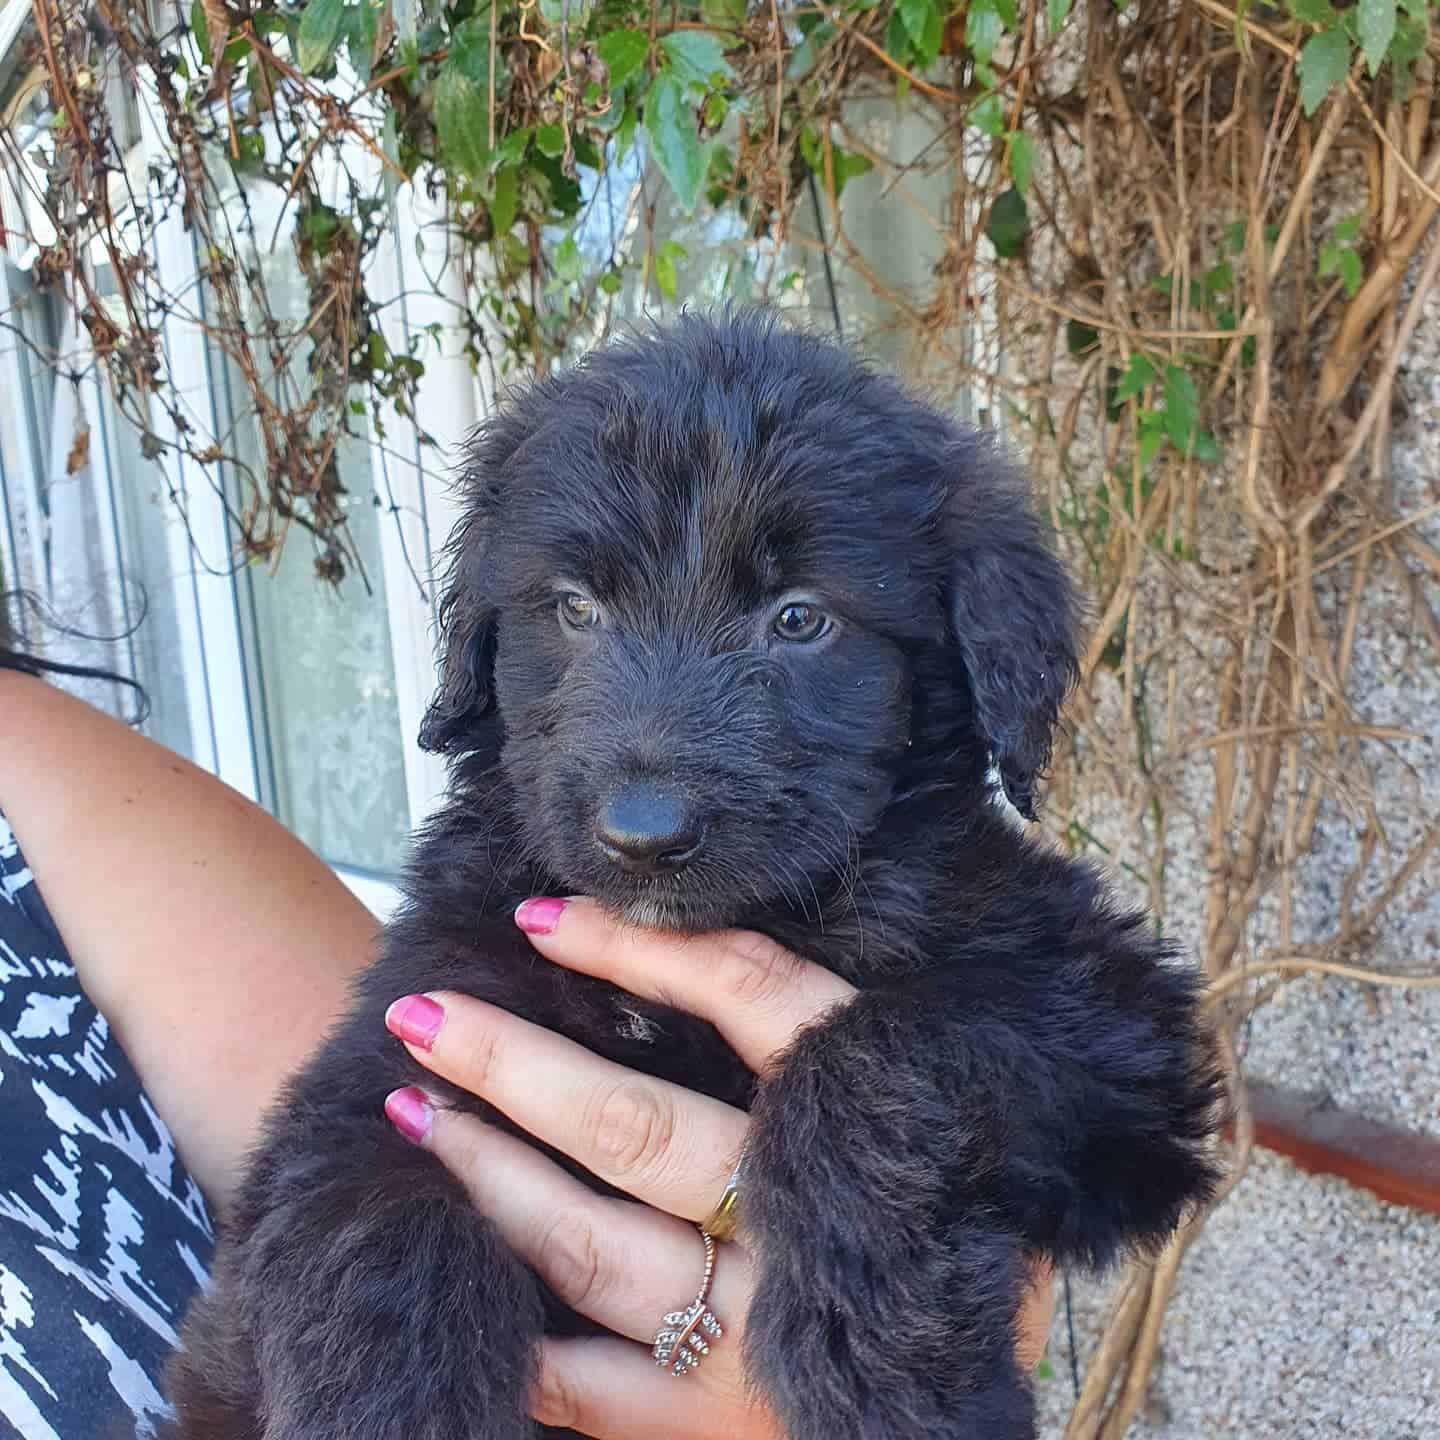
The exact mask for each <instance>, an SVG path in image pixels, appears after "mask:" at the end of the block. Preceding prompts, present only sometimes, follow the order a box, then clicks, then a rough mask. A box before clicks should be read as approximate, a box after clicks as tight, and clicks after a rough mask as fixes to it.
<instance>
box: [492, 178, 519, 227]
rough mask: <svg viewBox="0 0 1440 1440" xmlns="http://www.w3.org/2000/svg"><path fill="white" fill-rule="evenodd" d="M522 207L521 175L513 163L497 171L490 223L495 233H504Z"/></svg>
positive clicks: (512, 223)
mask: <svg viewBox="0 0 1440 1440" xmlns="http://www.w3.org/2000/svg"><path fill="white" fill-rule="evenodd" d="M519 209H520V175H519V172H518V171H517V170H516V169H515V167H514V166H513V165H505V166H502V167H501V168H500V169H499V170H497V171H496V172H495V193H494V194H493V195H491V197H490V223H491V225H492V226H493V227H494V231H495V234H497V235H504V234H506V233H508V232H509V230H510V227H511V226H512V225H514V223H515V216H516V215H517V214H518V213H519Z"/></svg>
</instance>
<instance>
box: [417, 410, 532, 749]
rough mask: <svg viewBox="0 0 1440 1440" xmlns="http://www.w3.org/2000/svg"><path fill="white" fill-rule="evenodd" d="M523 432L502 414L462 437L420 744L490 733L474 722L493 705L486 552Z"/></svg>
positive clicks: (478, 739)
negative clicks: (436, 649)
mask: <svg viewBox="0 0 1440 1440" xmlns="http://www.w3.org/2000/svg"><path fill="white" fill-rule="evenodd" d="M523 434H524V431H523V430H522V429H521V428H520V426H519V424H518V417H516V416H515V415H514V414H513V413H512V412H507V411H502V412H500V413H499V414H497V415H495V416H493V417H492V418H491V420H490V421H489V422H487V423H486V424H483V425H481V426H480V427H479V428H478V429H477V430H476V431H475V432H474V433H473V434H472V435H471V436H470V437H469V439H468V441H467V443H466V446H465V452H464V459H463V461H462V468H461V471H460V475H459V480H458V489H459V491H460V494H461V497H462V503H463V504H464V507H465V510H464V515H463V517H462V518H461V520H460V522H459V524H457V525H456V527H455V530H454V533H453V534H452V535H451V537H450V542H449V545H448V546H447V547H446V548H447V550H448V553H449V561H450V568H449V574H448V575H447V577H446V580H445V588H444V591H443V593H442V594H441V597H440V605H439V610H438V620H439V629H440V641H439V643H440V688H439V689H438V690H437V691H436V693H435V698H434V699H433V700H431V702H430V706H429V708H428V709H427V710H426V712H425V718H424V719H423V720H422V721H421V722H420V748H421V749H422V750H430V751H432V752H434V753H436V754H448V753H451V752H453V751H466V750H473V749H476V748H478V747H479V746H482V745H484V744H486V743H487V742H488V740H489V739H490V738H491V737H490V736H488V735H485V734H482V733H481V732H480V727H478V726H477V722H478V721H480V720H481V719H482V718H483V717H484V716H485V715H486V714H488V713H489V711H490V710H491V709H493V707H494V703H495V702H494V694H493V688H494V672H495V633H496V626H497V622H498V618H499V617H498V612H497V610H496V608H495V603H494V601H493V599H492V598H491V592H490V586H489V584H488V579H487V577H488V571H489V563H488V561H489V551H490V546H491V537H492V535H493V532H494V528H495V525H496V520H497V515H498V512H499V508H500V502H501V496H502V493H503V487H502V486H501V484H500V483H499V480H498V476H499V474H500V472H501V470H502V469H503V467H504V465H505V462H506V460H508V459H509V458H510V457H511V456H512V455H513V454H514V453H515V449H516V446H517V444H518V443H519V438H520V437H521V436H523Z"/></svg>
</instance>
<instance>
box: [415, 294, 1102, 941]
mask: <svg viewBox="0 0 1440 1440" xmlns="http://www.w3.org/2000/svg"><path fill="white" fill-rule="evenodd" d="M465 501H466V506H467V511H466V516H465V518H464V520H463V521H462V524H461V527H460V529H459V530H458V531H457V535H456V540H455V546H454V570H453V574H452V578H451V583H450V587H449V591H448V593H447V595H446V598H445V601H444V605H443V609H442V620H443V631H444V646H445V655H444V678H443V681H442V685H441V689H440V692H439V694H438V696H437V697H436V699H435V701H434V704H433V705H432V707H431V710H430V712H429V714H428V716H427V718H426V723H425V728H424V731H423V732H422V736H421V742H422V744H424V745H426V746H427V747H428V748H430V749H434V750H442V751H447V752H450V753H451V754H453V755H456V756H457V757H459V759H460V762H461V764H462V767H463V766H464V765H471V766H475V767H476V768H484V767H485V766H488V765H489V764H491V763H493V761H494V759H495V756H496V754H497V753H498V754H499V757H500V763H501V764H502V765H503V766H504V767H505V770H506V773H507V775H508V778H509V780H510V781H511V784H512V788H513V791H514V793H515V796H516V801H517V805H518V818H519V821H520V824H521V826H522V828H523V831H524V836H525V840H526V843H527V844H528V846H529V847H530V849H531V852H532V854H533V855H534V856H535V858H537V859H539V860H540V861H541V862H542V863H543V864H544V865H545V867H546V868H547V869H549V870H550V871H552V872H553V873H554V875H555V876H556V877H557V879H559V880H561V881H562V882H563V883H564V884H565V885H566V886H567V887H569V888H571V889H573V890H575V891H577V892H578V891H583V892H585V893H588V894H592V895H595V896H596V897H597V898H599V899H600V900H602V901H604V902H606V903H609V904H611V905H612V906H614V907H615V908H616V909H617V910H620V911H622V912H623V913H625V914H626V915H628V916H629V917H630V918H631V919H633V920H637V921H639V922H641V923H652V924H662V925H667V926H672V927H676V928H683V929H700V928H709V927H712V926H718V925H724V924H729V923H733V922H734V921H736V920H737V919H738V918H740V917H741V916H742V915H743V914H744V913H745V912H746V911H747V910H750V909H752V908H753V907H755V906H756V905H768V904H775V903H790V904H792V905H794V906H795V907H796V908H797V909H804V908H806V907H809V906H812V905H818V903H819V901H820V900H821V898H822V897H824V896H825V894H826V893H827V892H830V891H833V890H834V889H835V887H836V886H837V885H840V884H844V883H846V879H847V871H849V869H850V867H851V865H852V864H853V863H854V861H855V858H856V856H857V854H858V848H859V845H860V844H861V842H863V841H864V839H865V837H866V836H867V835H868V834H869V833H870V832H871V831H872V830H873V829H874V828H875V826H876V825H877V823H878V822H879V820H880V818H881V816H882V815H883V814H884V812H885V810H886V807H887V806H888V805H890V804H891V803H892V801H895V800H896V799H897V797H899V796H902V795H913V794H915V793H916V792H917V791H922V790H925V789H927V788H930V787H933V786H946V787H949V788H951V789H954V788H957V787H958V788H960V789H962V791H964V793H965V795H966V796H967V797H968V799H969V800H970V801H971V802H973V803H974V804H977V805H979V804H984V803H987V798H988V797H987V795H986V779H985V776H986V774H987V772H988V771H989V769H990V766H991V765H992V763H993V765H994V766H995V767H996V768H997V769H998V772H999V775H1000V777H1001V780H1002V783H1003V785H1004V788H1005V791H1006V793H1007V794H1008V795H1009V797H1010V799H1011V800H1012V801H1013V802H1014V803H1015V804H1016V806H1017V807H1018V808H1019V809H1020V810H1021V811H1022V812H1024V813H1027V814H1028V813H1030V810H1031V806H1032V800H1033V793H1034V786H1035V783H1036V779H1037V776H1038V775H1039V773H1040V771H1041V770H1042V769H1043V767H1044V765H1045V763H1046V761H1047V759H1048V756H1049V753H1050V742H1051V735H1052V731H1053V728H1054V726H1055V723H1056V719H1057V715H1058V711H1059V707H1060V704H1061V702H1062V700H1063V698H1064V695H1065V691H1066V689H1067V687H1068V685H1069V683H1070V680H1071V677H1072V675H1073V672H1074V667H1075V651H1074V636H1073V609H1072V601H1071V592H1070V589H1069V586H1068V583H1067V581H1066V578H1065V576H1064V573H1063V571H1062V570H1061V569H1060V567H1059V565H1058V563H1057V562H1056V560H1055V559H1054V557H1053V555H1052V553H1051V551H1050V549H1049V548H1048V546H1047V545H1046V543H1045V539H1044V535H1043V532H1042V530H1041V528H1040V526H1039V525H1038V524H1037V523H1036V521H1035V520H1034V519H1033V518H1032V516H1031V515H1030V514H1029V512H1028V511H1027V509H1026V507H1025V504H1024V501H1023V498H1022V492H1021V490H1020V488H1019V487H1018V486H1017V484H1016V483H1015V481H1014V479H1013V477H1012V476H1010V475H1009V474H1008V473H1007V472H1006V470H1005V469H1004V467H1003V466H1002V465H1000V464H999V463H998V462H997V460H996V459H995V457H994V456H993V455H992V454H990V453H989V452H988V451H987V449H986V448H985V446H984V445H983V443H982V442H981V441H980V440H979V439H978V438H977V437H975V436H973V435H970V434H967V433H965V432H962V431H959V430H957V429H956V428H955V427H953V426H952V425H950V424H949V423H948V422H947V421H945V420H944V419H943V418H942V417H941V416H939V415H938V414H936V413H935V412H934V411H933V410H931V409H929V408H927V407H926V406H924V405H922V404H920V403H919V402H917V401H916V400H914V399H913V398H911V397H909V396H908V395H906V394H905V393H904V392H903V391H902V390H901V389H900V388H899V387H898V386H897V385H896V384H894V383H893V382H892V381H890V380H888V379H886V378H884V377H882V376H880V375H877V374H875V373H872V372H871V371H869V370H867V369H866V368H865V367H864V366H862V365H861V364H859V363H858V362H857V361H856V360H855V359H854V358H853V357H852V356H850V355H849V354H848V353H846V352H845V351H844V350H842V349H840V348H839V347H837V346H834V345H832V344H829V343H827V342H824V341H821V340H818V339H815V338H813V337H810V336H806V335H802V334H798V333H795V332H792V331H788V330H785V329H781V328H779V327H777V326H776V325H775V324H774V322H773V321H771V320H769V319H767V318H765V317H761V316H755V315H741V316H726V317H723V318H720V319H705V318H700V317H696V316H690V317H687V318H686V319H684V320H682V321H681V322H680V323H679V324H678V325H676V326H675V327H674V328H672V329H670V330H667V331H664V332H661V333H656V334H652V335H649V336H646V337H644V338H640V339H635V340H631V341H629V342H627V343H624V344H621V345H615V346H611V347H607V348H605V349H603V350H600V351H597V352H596V353H594V354H593V355H591V356H590V357H589V358H588V359H587V360H586V362H585V363H584V364H582V365H581V366H579V367H578V368H577V369H575V370H572V371H569V372H567V373H565V374H562V375H560V376H557V377H553V378H549V379H545V380H542V381H540V382H538V383H536V384H534V385H532V386H531V387H530V388H529V389H528V390H526V391H524V392H523V393H522V394H520V395H519V396H518V397H517V398H516V399H514V400H513V401H512V402H511V403H510V404H509V405H508V406H506V407H505V408H504V409H503V410H502V411H501V413H500V414H498V415H497V416H496V417H495V419H494V420H493V421H492V422H490V423H489V424H488V425H487V426H486V427H485V428H484V429H483V431H482V432H481V433H480V435H479V436H478V437H477V439H476V440H475V442H474V443H473V445H472V447H471V451H470V455H469V464H468V471H467V478H466V495H465Z"/></svg>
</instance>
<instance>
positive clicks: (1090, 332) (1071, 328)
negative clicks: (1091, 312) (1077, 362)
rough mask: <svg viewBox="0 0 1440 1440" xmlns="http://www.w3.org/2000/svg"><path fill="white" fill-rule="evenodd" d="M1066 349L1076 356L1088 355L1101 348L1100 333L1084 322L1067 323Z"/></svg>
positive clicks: (1071, 321)
mask: <svg viewBox="0 0 1440 1440" xmlns="http://www.w3.org/2000/svg"><path fill="white" fill-rule="evenodd" d="M1065 348H1066V349H1067V350H1068V351H1069V352H1070V353H1071V354H1072V355H1074V356H1076V357H1079V356H1081V355H1088V354H1090V352H1091V351H1092V350H1098V349H1099V348H1100V332H1099V331H1098V330H1097V329H1096V328H1095V327H1094V326H1093V325H1087V324H1086V323H1085V322H1084V321H1083V320H1067V321H1066V322H1065Z"/></svg>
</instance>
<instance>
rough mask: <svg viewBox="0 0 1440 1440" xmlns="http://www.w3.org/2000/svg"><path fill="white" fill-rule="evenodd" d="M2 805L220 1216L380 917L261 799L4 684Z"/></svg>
mask: <svg viewBox="0 0 1440 1440" xmlns="http://www.w3.org/2000/svg"><path fill="white" fill-rule="evenodd" d="M0 810H3V811H4V813H5V815H6V817H7V819H8V820H9V823H10V825H11V827H12V829H13V830H14V832H15V835H16V837H17V839H18V840H19V842H20V845H21V848H22V849H23V850H24V852H25V855H26V858H27V860H28V862H29V864H30V867H31V869H32V870H33V872H34V874H35V878H36V881H37V883H38V885H39V887H40V892H41V894H42V895H43V896H44V898H45V902H46V904H47V906H48V907H49V909H50V913H51V915H52V916H53V917H54V920H55V923H56V925H57V926H58V927H59V929H60V932H61V935H62V937H63V938H64V940H65V944H66V946H67V947H68V949H69V951H70V955H71V958H72V959H73V960H74V962H75V965H76V968H77V970H78V972H79V976H80V981H81V984H82V985H83V986H84V988H85V990H86V992H87V993H88V994H89V996H90V998H91V999H92V1000H93V1001H94V1002H95V1004H96V1005H97V1006H98V1008H99V1009H100V1010H101V1012H102V1013H103V1014H104V1015H105V1017H106V1018H107V1020H108V1021H109V1023H110V1024H111V1026H112V1027H113V1028H114V1030H115V1032H116V1035H117V1037H118V1039H119V1040H120V1043H121V1045H122V1046H123V1047H124V1049H125V1051H126V1053H127V1054H128V1055H129V1056H130V1058H131V1060H132V1062H133V1063H134V1065H135V1067H136V1069H137V1071H138V1072H139V1074H140V1077H141V1080H142V1081H143V1082H144V1084H145V1087H146V1090H147V1092H148V1093H149V1096H150V1098H151V1100H152V1102H153V1103H154V1104H155V1106H156V1108H157V1109H158V1110H159V1111H160V1113H161V1115H162V1116H163V1117H164V1118H165V1120H166V1122H167V1124H168V1125H169V1126H170V1129H171V1131H172V1133H173V1134H174V1136H175V1139H176V1143H177V1144H178V1145H179V1147H180V1152H181V1155H182V1156H183V1158H184V1159H185V1161H186V1163H187V1165H188V1166H189V1167H190V1170H191V1173H192V1174H193V1175H194V1176H195V1178H196V1180H197V1181H198V1183H199V1184H200V1185H201V1186H202V1188H203V1189H204V1190H205V1193H206V1195H207V1197H208V1198H209V1200H210V1202H211V1204H212V1205H215V1206H218V1207H222V1208H223V1206H224V1204H225V1202H226V1200H227V1199H228V1197H229V1194H230V1192H231V1190H232V1188H233V1186H234V1184H235V1182H236V1180H237V1178H238V1175H239V1171H240V1167H241V1162H242V1158H243V1155H244V1152H245V1151H246V1149H247V1148H248V1147H249V1145H250V1143H251V1141H252V1140H253V1139H254V1138H255V1136H256V1133H257V1128H258V1123H259V1119H260V1115H261V1112H262V1111H263V1109H264V1107H265V1106H266V1105H267V1104H268V1103H269V1101H270V1099H271V1098H272V1097H273V1095H274V1093H275V1091H276V1089H277V1087H278V1085H279V1084H280V1082H281V1081H282V1079H283V1078H284V1077H285V1076H286V1075H287V1074H288V1073H290V1072H291V1071H292V1070H293V1069H294V1068H295V1067H296V1066H297V1065H298V1064H299V1063H300V1062H301V1061H302V1060H303V1059H304V1058H305V1057H306V1056H307V1055H308V1054H309V1052H310V1051H311V1050H312V1049H313V1048H314V1047H315V1045H316V1043H317V1042H318V1040H319V1039H320V1038H321V1036H322V1035H323V1033H324V1031H325V1028H326V1027H327V1026H328V1024H329V1023H330V1021H331V1020H332V1019H333V1018H334V1017H335V1016H336V1014H337V1013H338V1012H339V1010H340V1009H341V1008H342V1007H343V1005H344V1003H345V999H346V987H347V985H348V982H349V980H350V978H351V976H352V975H354V973H355V972H356V971H357V970H358V969H359V968H360V967H361V966H362V965H364V964H365V962H366V961H367V960H368V959H369V958H370V955H371V953H372V950H373V945H374V940H375V935H376V931H377V929H378V926H377V923H376V921H375V920H374V918H373V917H372V916H371V915H370V913H369V912H368V911H367V910H366V909H365V907H364V906H363V905H361V904H360V902H359V901H358V900H356V899H355V897H354V896H352V895H351V893H350V892H349V891H348V890H347V889H346V888H345V886H344V885H342V884H341V883H340V881H339V880H338V879H336V877H335V876H334V875H333V874H332V873H331V871H330V870H329V869H328V868H327V867H326V866H325V864H324V863H323V862H322V861H320V860H319V859H318V858H317V857H316V856H315V855H313V854H312V853H311V852H310V851H309V850H307V849H306V848H305V847H304V846H303V845H302V844H301V843H300V842H299V841H298V840H296V839H295V838H294V837H293V836H292V835H290V834H289V833H288V832H287V831H286V830H285V829H284V828H283V827H282V826H281V825H279V824H278V823H277V822H276V821H275V820H274V819H273V818H272V817H271V816H269V815H267V814H266V813H265V812H264V811H263V810H261V809H260V808H259V807H258V806H256V805H253V804H252V803H251V802H250V801H248V800H246V799H245V798H244V797H243V796H241V795H239V794H237V793H236V792H235V791H233V790H231V789H230V788H229V787H228V786H226V785H224V784H222V783H221V782H220V781H218V780H216V779H215V778H214V777H213V776H211V775H208V774H206V773H205V772H204V771H203V770H200V769H197V768H196V767H195V766H194V765H191V764H190V763H189V762H188V761H186V760H183V759H182V758H180V757H179V756H177V755H175V754H173V753H171V752H170V751H168V750H166V749H164V748H163V747H161V746H159V745H157V744H155V743H154V742H153V741H150V740H147V739H145V738H144V737H143V736H141V735H138V734H136V733H135V732H134V731H132V730H130V729H128V728H127V727H126V726H124V725H122V724H121V723H120V722H118V721H116V720H113V719H111V718H110V717H109V716H107V715H104V714H102V713H101V712H99V711H98V710H95V709H93V708H92V707H91V706H88V705H86V704H84V703H83V702H81V701H78V700H75V699H74V698H72V697H70V696H68V695H65V694H63V693H62V692H60V691H59V690H56V689H55V688H54V687H52V686H50V685H47V684H45V683H44V682H42V681H39V680H35V679H32V678H30V677H28V676H24V675H18V674H14V673H8V672H0ZM377 1041H378V1037H377Z"/></svg>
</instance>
